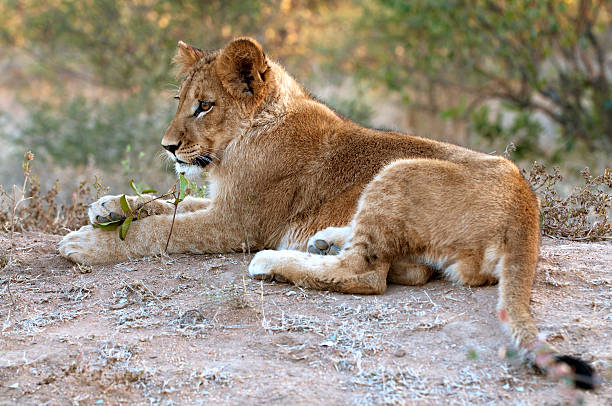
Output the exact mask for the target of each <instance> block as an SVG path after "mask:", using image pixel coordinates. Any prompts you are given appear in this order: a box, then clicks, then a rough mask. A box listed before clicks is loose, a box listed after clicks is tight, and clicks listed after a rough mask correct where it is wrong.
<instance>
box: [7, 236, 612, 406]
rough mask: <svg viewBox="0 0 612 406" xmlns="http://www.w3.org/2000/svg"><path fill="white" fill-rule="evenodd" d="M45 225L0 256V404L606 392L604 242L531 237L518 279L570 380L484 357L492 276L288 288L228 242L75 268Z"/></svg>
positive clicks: (383, 400) (611, 265) (455, 399)
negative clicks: (571, 360) (579, 380)
mask: <svg viewBox="0 0 612 406" xmlns="http://www.w3.org/2000/svg"><path fill="white" fill-rule="evenodd" d="M60 238H61V237H59V236H53V235H45V234H40V233H27V234H19V235H17V236H16V238H15V243H16V247H17V248H16V258H17V265H16V266H15V267H13V268H12V269H8V268H9V267H5V268H4V269H3V270H2V271H0V325H1V329H2V333H1V335H0V404H20V405H21V404H46V405H56V404H62V405H63V404H75V405H78V404H84V405H85V404H87V405H89V404H95V405H114V404H153V405H155V404H163V405H171V404H174V405H178V404H181V405H182V404H187V405H190V404H193V405H197V404H236V405H255V404H292V405H301V404H419V405H427V404H444V405H449V404H513V405H516V404H525V405H532V404H533V405H556V404H566V403H569V404H572V403H579V402H584V403H586V404H590V405H604V404H608V405H609V404H612V385H611V384H610V377H611V371H612V368H611V366H612V294H611V292H612V289H611V286H612V244H610V243H590V244H588V243H575V242H567V241H553V240H544V242H543V247H542V252H541V259H540V264H539V271H538V273H537V277H536V281H535V284H534V287H533V299H532V310H533V313H534V316H535V317H536V320H537V322H538V326H539V327H540V329H541V330H542V331H544V332H546V333H547V334H548V335H549V340H550V341H551V342H553V343H554V344H555V345H556V346H557V347H559V348H560V349H562V350H563V351H564V352H566V353H568V354H580V355H582V356H583V357H584V358H585V359H586V360H589V361H591V362H592V364H593V365H594V366H595V368H596V369H597V370H598V372H599V374H600V375H601V376H603V377H604V383H603V384H602V386H601V387H600V388H599V389H598V390H597V391H596V392H594V393H586V394H585V393H583V392H578V391H573V390H571V389H568V388H567V387H565V386H564V385H563V384H562V383H558V382H554V381H552V380H550V379H548V378H546V377H543V376H540V375H537V374H536V373H535V372H534V371H532V370H531V369H529V368H528V367H525V366H523V365H521V364H520V363H517V362H516V361H513V360H507V359H505V360H504V359H500V358H499V356H498V353H499V349H500V348H502V346H503V345H505V344H506V343H507V342H508V341H507V338H506V336H505V334H504V333H503V331H502V330H501V329H500V327H499V325H498V322H497V320H496V317H495V303H496V298H497V291H496V290H497V289H496V287H485V288H468V287H464V286H458V285H453V284H451V283H450V282H447V281H443V280H436V281H433V282H431V283H429V284H427V285H426V286H423V287H406V286H395V285H392V286H390V288H389V289H388V291H387V293H386V294H385V295H382V296H378V297H375V296H352V295H341V294H333V293H328V292H319V291H312V290H302V289H300V288H297V287H295V286H291V285H286V284H276V283H262V282H259V281H254V280H251V279H249V278H248V277H247V276H246V267H247V264H248V261H249V260H250V258H251V256H250V255H243V254H234V255H199V256H193V255H176V256H172V257H170V258H152V259H146V260H139V261H132V262H127V263H122V264H117V265H113V266H97V267H93V268H85V267H80V268H79V267H77V266H74V264H72V263H70V262H68V261H66V260H64V259H62V258H60V257H59V256H58V255H57V253H56V251H55V244H56V243H57V242H58V241H59V240H60ZM8 246H9V242H8V240H7V238H6V235H0V260H2V257H3V256H4V258H5V255H6V252H7V248H8ZM0 266H3V264H2V263H0ZM9 275H10V278H11V279H10V284H9V283H8V281H9ZM606 378H607V381H606V380H605V379H606Z"/></svg>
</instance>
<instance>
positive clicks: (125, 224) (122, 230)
mask: <svg viewBox="0 0 612 406" xmlns="http://www.w3.org/2000/svg"><path fill="white" fill-rule="evenodd" d="M133 219H134V216H129V217H128V218H126V219H125V220H124V221H123V224H121V228H120V229H119V238H120V239H121V241H123V240H125V236H126V235H127V233H128V230H129V229H130V225H131V224H132V220H133Z"/></svg>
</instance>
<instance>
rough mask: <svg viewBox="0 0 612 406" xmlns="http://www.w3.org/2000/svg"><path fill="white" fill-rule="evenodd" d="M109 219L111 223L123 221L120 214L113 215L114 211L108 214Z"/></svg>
mask: <svg viewBox="0 0 612 406" xmlns="http://www.w3.org/2000/svg"><path fill="white" fill-rule="evenodd" d="M109 217H110V219H111V221H119V220H123V219H124V218H125V217H124V216H122V215H121V214H118V213H115V212H114V211H111V212H110V214H109Z"/></svg>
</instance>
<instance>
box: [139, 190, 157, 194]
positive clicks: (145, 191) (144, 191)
mask: <svg viewBox="0 0 612 406" xmlns="http://www.w3.org/2000/svg"><path fill="white" fill-rule="evenodd" d="M142 193H145V194H146V193H155V194H157V193H158V192H157V190H155V189H145V190H143V191H142Z"/></svg>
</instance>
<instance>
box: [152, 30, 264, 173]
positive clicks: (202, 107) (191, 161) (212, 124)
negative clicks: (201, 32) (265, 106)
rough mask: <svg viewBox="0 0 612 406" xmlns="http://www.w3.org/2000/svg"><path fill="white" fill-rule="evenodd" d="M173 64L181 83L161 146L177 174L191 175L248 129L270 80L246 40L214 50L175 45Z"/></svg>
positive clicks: (260, 54) (257, 47)
mask: <svg viewBox="0 0 612 406" xmlns="http://www.w3.org/2000/svg"><path fill="white" fill-rule="evenodd" d="M174 61H175V62H176V63H177V64H178V67H179V71H180V72H179V74H181V75H182V74H184V75H185V79H184V80H183V82H182V84H181V87H180V89H179V92H178V95H177V96H176V98H177V99H178V109H177V111H176V115H175V116H174V118H173V119H172V122H171V123H170V125H169V126H168V129H167V130H166V133H165V134H164V138H163V140H162V146H163V147H164V148H165V149H166V151H167V152H168V154H169V156H170V157H171V158H172V160H173V161H174V162H175V167H176V170H177V172H185V173H186V174H187V175H194V174H196V173H199V172H200V171H201V170H202V169H203V168H205V167H207V166H208V165H209V164H214V163H217V162H219V161H220V160H221V159H222V158H223V151H224V150H225V148H226V147H227V145H228V144H229V143H230V142H231V141H232V139H234V137H236V136H237V135H239V134H242V133H243V132H244V131H245V129H246V128H248V126H249V125H250V121H251V118H252V117H253V114H254V112H255V110H256V109H257V107H258V106H259V105H260V104H261V103H262V101H263V100H264V97H265V96H266V93H267V91H268V88H269V87H270V83H269V82H270V81H271V76H272V75H271V74H270V73H271V71H270V67H269V64H268V62H267V60H266V57H265V55H264V53H263V51H262V49H261V46H260V45H259V44H258V43H257V42H256V41H255V40H253V39H250V38H238V39H236V40H234V41H232V42H230V43H229V44H228V45H227V46H226V47H225V48H223V49H221V50H217V51H203V50H201V49H198V48H195V47H192V46H191V45H188V44H186V43H184V42H182V41H180V42H179V43H178V53H177V55H176V56H175V58H174Z"/></svg>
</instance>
